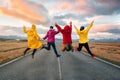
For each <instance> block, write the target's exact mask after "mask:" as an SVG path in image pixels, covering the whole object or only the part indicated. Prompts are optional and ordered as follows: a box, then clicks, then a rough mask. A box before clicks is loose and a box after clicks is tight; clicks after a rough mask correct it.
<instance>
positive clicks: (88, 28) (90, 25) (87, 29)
mask: <svg viewBox="0 0 120 80" xmlns="http://www.w3.org/2000/svg"><path fill="white" fill-rule="evenodd" d="M93 23H94V21H92V22H91V23H90V24H89V25H88V26H87V28H86V32H88V31H89V30H90V28H91V27H92V26H93Z"/></svg>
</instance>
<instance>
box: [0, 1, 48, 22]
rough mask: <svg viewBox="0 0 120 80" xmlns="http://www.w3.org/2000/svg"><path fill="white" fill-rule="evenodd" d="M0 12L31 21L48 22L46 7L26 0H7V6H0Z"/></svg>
mask: <svg viewBox="0 0 120 80" xmlns="http://www.w3.org/2000/svg"><path fill="white" fill-rule="evenodd" d="M0 12H2V13H3V14H5V15H8V16H13V17H14V18H18V19H21V20H24V21H27V22H31V23H36V24H45V23H47V22H49V15H48V11H47V9H46V8H45V7H44V6H43V5H42V4H36V3H34V2H29V1H27V0H26V1H22V0H9V8H8V7H5V6H1V7H0Z"/></svg>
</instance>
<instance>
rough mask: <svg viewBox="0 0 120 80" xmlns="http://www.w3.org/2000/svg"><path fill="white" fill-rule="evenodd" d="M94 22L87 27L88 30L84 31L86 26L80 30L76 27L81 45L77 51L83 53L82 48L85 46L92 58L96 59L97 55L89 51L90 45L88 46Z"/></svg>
mask: <svg viewBox="0 0 120 80" xmlns="http://www.w3.org/2000/svg"><path fill="white" fill-rule="evenodd" d="M93 23H94V21H92V22H91V23H90V24H89V25H88V26H87V27H86V29H84V26H81V28H80V30H79V29H78V28H77V27H76V26H74V28H75V30H76V32H77V34H78V36H79V45H78V47H77V48H76V50H77V51H81V49H82V47H83V46H84V47H85V48H86V49H87V51H88V53H89V54H90V55H91V57H92V58H94V57H95V54H93V53H92V52H91V51H90V49H89V45H88V41H89V39H88V32H89V30H90V29H91V27H92V26H93Z"/></svg>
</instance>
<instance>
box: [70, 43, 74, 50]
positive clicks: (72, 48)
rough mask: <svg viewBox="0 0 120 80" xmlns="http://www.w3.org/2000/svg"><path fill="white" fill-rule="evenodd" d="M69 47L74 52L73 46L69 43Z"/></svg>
mask: <svg viewBox="0 0 120 80" xmlns="http://www.w3.org/2000/svg"><path fill="white" fill-rule="evenodd" d="M70 47H71V51H72V52H74V47H73V46H72V44H70Z"/></svg>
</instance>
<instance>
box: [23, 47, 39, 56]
mask: <svg viewBox="0 0 120 80" xmlns="http://www.w3.org/2000/svg"><path fill="white" fill-rule="evenodd" d="M28 50H30V48H26V50H25V51H24V55H25V54H26V52H27V51H28ZM36 51H37V49H34V50H33V52H32V55H33V56H34V54H35V52H36Z"/></svg>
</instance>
